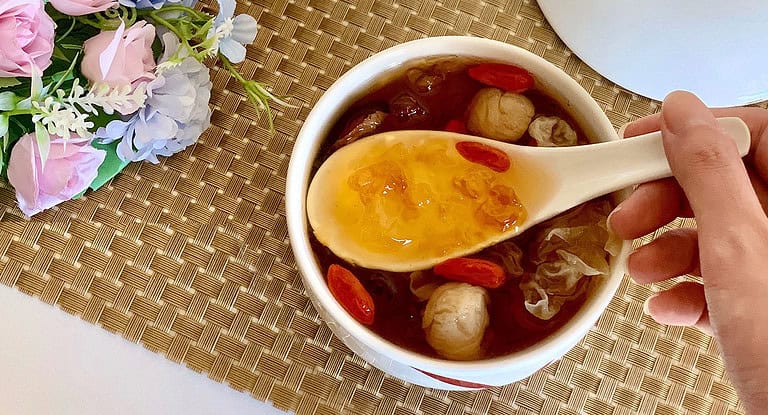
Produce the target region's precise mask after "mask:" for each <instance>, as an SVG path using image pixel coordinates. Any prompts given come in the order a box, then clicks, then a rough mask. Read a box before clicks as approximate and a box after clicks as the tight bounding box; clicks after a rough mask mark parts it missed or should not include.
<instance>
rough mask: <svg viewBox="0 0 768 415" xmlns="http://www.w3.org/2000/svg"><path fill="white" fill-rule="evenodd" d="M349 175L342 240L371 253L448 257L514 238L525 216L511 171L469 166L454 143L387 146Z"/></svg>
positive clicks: (343, 187) (338, 212)
mask: <svg viewBox="0 0 768 415" xmlns="http://www.w3.org/2000/svg"><path fill="white" fill-rule="evenodd" d="M512 168H513V169H514V163H513V166H512ZM348 172H349V173H348V176H347V177H346V179H345V180H343V181H342V182H341V183H340V186H339V188H338V194H337V195H336V202H335V206H336V209H335V217H336V220H337V222H338V223H339V225H340V226H341V227H342V228H343V229H344V232H343V234H344V235H345V236H346V237H349V238H353V239H354V242H355V243H356V244H358V245H360V246H362V247H364V248H365V249H366V250H368V251H370V252H376V253H385V252H386V253H391V252H393V250H394V251H396V252H398V255H401V254H402V255H403V256H404V257H405V258H408V257H413V258H417V257H424V256H432V255H436V256H439V255H445V254H448V253H450V252H452V251H455V250H457V249H461V248H462V247H470V246H473V245H474V244H476V243H478V242H480V241H483V240H485V239H487V237H488V236H489V235H492V234H498V233H503V232H506V231H509V230H510V229H513V228H514V227H515V225H516V224H519V223H521V222H522V221H523V220H524V219H525V216H526V211H525V208H524V207H523V205H522V204H521V203H520V201H519V200H518V198H517V195H516V194H515V191H514V189H513V188H512V187H510V186H509V185H508V183H511V180H510V177H509V175H510V174H511V172H504V173H500V172H496V171H493V170H491V169H490V168H488V167H486V166H483V165H480V164H477V163H472V162H470V161H468V160H466V159H464V158H463V157H462V156H461V155H460V154H459V153H458V152H457V151H456V149H455V147H454V142H453V141H452V140H429V141H425V142H424V143H423V145H418V146H406V145H404V144H403V143H396V144H391V143H384V144H382V145H381V146H377V147H375V148H373V149H372V150H370V151H368V152H367V153H366V154H365V155H364V156H363V157H361V158H360V159H358V162H357V164H356V165H354V166H351V167H350V169H349V170H348Z"/></svg>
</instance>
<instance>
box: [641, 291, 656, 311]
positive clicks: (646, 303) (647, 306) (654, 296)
mask: <svg viewBox="0 0 768 415" xmlns="http://www.w3.org/2000/svg"><path fill="white" fill-rule="evenodd" d="M656 296H658V294H654V295H652V296H650V297H648V298H647V299H646V300H645V302H644V303H643V313H645V314H646V315H649V316H650V315H651V310H650V308H649V307H650V306H649V305H648V304H649V303H650V302H651V300H653V299H654V298H656Z"/></svg>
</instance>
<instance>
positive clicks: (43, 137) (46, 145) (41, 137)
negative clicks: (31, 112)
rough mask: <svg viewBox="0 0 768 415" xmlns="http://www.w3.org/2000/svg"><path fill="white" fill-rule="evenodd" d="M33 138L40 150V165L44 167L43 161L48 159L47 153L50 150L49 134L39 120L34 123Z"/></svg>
mask: <svg viewBox="0 0 768 415" xmlns="http://www.w3.org/2000/svg"><path fill="white" fill-rule="evenodd" d="M35 139H37V148H38V149H39V150H40V165H41V166H42V168H45V162H46V161H47V160H48V153H49V152H50V151H51V136H50V135H48V130H46V129H45V127H44V126H43V124H40V123H39V122H38V123H36V124H35Z"/></svg>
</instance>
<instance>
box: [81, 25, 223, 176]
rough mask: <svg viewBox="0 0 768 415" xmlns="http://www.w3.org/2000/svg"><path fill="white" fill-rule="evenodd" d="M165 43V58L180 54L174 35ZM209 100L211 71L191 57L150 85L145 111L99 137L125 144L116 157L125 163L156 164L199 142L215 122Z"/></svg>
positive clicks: (113, 123) (102, 130)
mask: <svg viewBox="0 0 768 415" xmlns="http://www.w3.org/2000/svg"><path fill="white" fill-rule="evenodd" d="M163 41H164V43H165V45H166V52H167V50H168V49H169V48H171V50H175V48H178V38H176V37H175V36H174V35H173V34H170V33H167V34H165V35H164V36H163ZM167 54H168V53H166V55H167ZM210 98H211V79H210V76H209V74H208V68H206V67H205V66H204V65H203V64H201V63H200V62H199V61H198V60H197V59H195V58H192V57H187V58H186V59H184V60H183V61H182V62H181V64H179V65H176V66H173V67H171V68H170V69H168V70H166V71H165V72H163V73H162V74H160V75H159V76H158V77H157V78H156V79H155V80H153V81H152V82H150V83H149V84H148V85H147V100H146V104H145V106H144V107H143V108H141V109H140V110H139V111H138V112H136V113H135V114H133V115H132V116H130V118H128V119H126V120H114V121H111V122H110V123H109V124H107V126H106V128H99V130H98V131H97V132H96V137H97V138H99V139H100V141H101V142H102V143H104V144H107V143H111V142H113V141H117V140H121V141H120V143H119V144H118V145H117V155H118V156H119V157H120V158H121V159H122V160H130V161H139V160H147V161H150V162H152V163H158V162H159V160H158V159H157V156H170V155H172V154H174V153H178V152H179V151H181V150H183V149H185V148H187V147H189V146H190V145H192V144H194V143H196V142H197V139H198V138H199V137H200V134H202V133H203V131H205V129H207V128H208V126H209V125H210V122H211V111H210V109H209V108H208V101H209V100H210Z"/></svg>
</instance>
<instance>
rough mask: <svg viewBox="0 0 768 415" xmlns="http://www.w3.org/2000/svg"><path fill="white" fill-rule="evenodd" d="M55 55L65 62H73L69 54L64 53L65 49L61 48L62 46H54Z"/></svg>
mask: <svg viewBox="0 0 768 415" xmlns="http://www.w3.org/2000/svg"><path fill="white" fill-rule="evenodd" d="M53 57H54V58H56V59H61V60H63V61H65V62H71V59H69V58H68V57H67V55H66V54H65V53H64V51H63V50H61V48H60V47H58V46H56V47H55V48H53Z"/></svg>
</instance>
